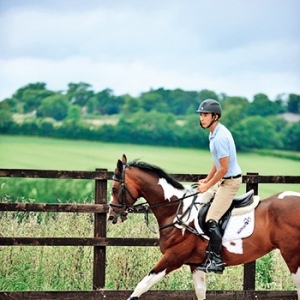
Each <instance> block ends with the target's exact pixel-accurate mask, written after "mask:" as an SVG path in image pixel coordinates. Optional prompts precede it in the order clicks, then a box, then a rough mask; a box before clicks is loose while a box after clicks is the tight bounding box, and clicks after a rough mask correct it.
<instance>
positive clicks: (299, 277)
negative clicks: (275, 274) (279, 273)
mask: <svg viewBox="0 0 300 300" xmlns="http://www.w3.org/2000/svg"><path fill="white" fill-rule="evenodd" d="M292 278H293V281H294V283H295V285H296V287H297V294H298V300H300V267H299V268H298V271H297V273H296V274H292Z"/></svg>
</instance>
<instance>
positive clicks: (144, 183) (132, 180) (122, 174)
mask: <svg viewBox="0 0 300 300" xmlns="http://www.w3.org/2000/svg"><path fill="white" fill-rule="evenodd" d="M113 179H114V181H113V185H112V194H111V202H110V211H109V220H112V221H113V222H115V221H116V219H117V218H118V217H121V219H122V220H125V219H126V213H127V211H128V210H130V209H132V207H133V204H134V203H135V202H136V200H137V199H138V198H139V197H143V198H145V199H146V201H147V202H148V204H149V206H150V208H151V209H152V211H153V213H154V215H155V217H156V219H157V222H158V225H159V227H160V229H161V230H160V239H159V243H160V250H161V252H162V254H163V255H162V257H161V259H160V260H159V261H158V262H157V264H156V265H155V266H154V268H153V269H152V270H151V271H150V273H149V274H148V275H147V276H146V277H144V279H142V281H140V282H139V284H138V285H137V286H136V288H135V290H134V292H133V293H132V294H131V296H130V298H129V299H130V300H135V299H138V298H139V297H140V296H141V295H142V294H143V293H145V292H146V291H148V290H149V289H150V288H151V287H152V286H153V285H154V284H155V283H156V282H158V281H159V280H160V279H162V278H163V277H164V276H166V275H167V274H168V273H170V272H172V271H173V270H175V269H177V268H180V267H181V266H182V265H183V264H186V265H190V269H191V272H192V274H193V281H194V286H195V291H196V295H197V298H198V299H199V300H200V299H201V300H203V299H205V297H206V296H205V295H206V284H205V273H203V272H202V271H197V270H196V266H197V265H199V264H201V263H202V262H203V261H204V258H205V250H206V247H207V244H208V241H207V239H205V238H203V237H202V236H197V235H196V234H194V233H192V232H191V231H189V230H185V231H182V230H180V229H178V228H177V227H175V226H173V225H172V224H173V222H174V218H175V217H176V215H177V214H178V212H180V213H183V212H184V210H185V207H190V203H191V201H192V197H186V196H188V195H189V193H192V192H191V190H190V189H188V188H187V187H184V186H183V185H181V183H179V182H177V181H176V180H174V179H173V178H171V177H170V176H169V175H168V174H166V173H165V172H164V171H163V170H162V169H161V168H159V167H156V166H153V165H150V164H147V163H144V162H138V161H133V162H130V163H127V159H126V156H125V155H123V158H122V161H121V160H118V162H117V168H116V170H115V175H114V178H113ZM199 197H200V198H201V197H202V195H201V194H199V196H198V198H199ZM183 198H184V200H181V199H183ZM178 199H179V200H180V201H178ZM197 202H199V201H198V200H197ZM179 205H180V207H179ZM193 209H194V208H193ZM195 209H196V208H195ZM190 215H193V212H190ZM170 224H171V226H169V225H170ZM189 226H190V227H191V228H195V224H194V221H191V222H190V224H189ZM231 246H233V247H231ZM237 248H238V251H236V249H237ZM273 249H279V250H280V252H281V255H282V257H283V258H284V260H285V262H286V264H287V266H288V268H289V270H290V272H291V274H292V277H293V281H294V283H295V285H296V287H297V292H298V299H300V193H296V192H283V193H280V194H276V195H272V196H270V197H268V198H267V199H264V200H263V201H261V202H260V203H259V205H258V206H257V208H256V209H255V224H254V231H253V233H252V234H251V235H250V236H249V237H247V238H243V239H240V241H238V240H232V241H230V243H227V244H224V243H223V248H222V255H223V260H224V263H225V265H226V266H234V265H239V264H244V263H248V262H251V261H253V260H255V259H257V258H259V257H261V256H263V255H265V254H267V253H269V252H270V251H272V250H273Z"/></svg>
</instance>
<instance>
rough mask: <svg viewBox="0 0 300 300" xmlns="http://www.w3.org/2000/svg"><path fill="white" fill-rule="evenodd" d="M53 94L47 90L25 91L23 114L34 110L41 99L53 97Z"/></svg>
mask: <svg viewBox="0 0 300 300" xmlns="http://www.w3.org/2000/svg"><path fill="white" fill-rule="evenodd" d="M53 94H54V92H52V91H49V90H32V89H26V90H25V91H24V93H23V96H22V98H23V102H24V113H30V112H32V111H34V110H36V109H37V108H38V107H39V106H40V104H41V102H42V100H43V99H45V98H47V97H49V96H51V95H53Z"/></svg>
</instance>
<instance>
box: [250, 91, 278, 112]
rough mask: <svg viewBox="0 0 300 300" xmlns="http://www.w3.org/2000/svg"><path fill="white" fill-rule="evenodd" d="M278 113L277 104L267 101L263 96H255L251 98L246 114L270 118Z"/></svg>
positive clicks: (265, 96) (266, 97)
mask: <svg viewBox="0 0 300 300" xmlns="http://www.w3.org/2000/svg"><path fill="white" fill-rule="evenodd" d="M279 111H280V107H279V105H278V103H276V102H273V101H271V100H269V98H268V96H267V95H265V94H257V95H255V96H254V98H253V102H252V103H250V105H249V107H248V109H247V114H248V115H249V116H255V115H259V116H271V115H276V114H278V113H279Z"/></svg>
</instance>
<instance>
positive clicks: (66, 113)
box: [0, 82, 300, 151]
mask: <svg viewBox="0 0 300 300" xmlns="http://www.w3.org/2000/svg"><path fill="white" fill-rule="evenodd" d="M208 98H210V99H215V100H217V101H219V102H220V103H221V105H222V108H223V115H222V118H221V123H223V124H224V125H226V126H227V127H228V128H229V129H230V130H231V131H232V134H233V136H234V138H235V141H236V145H237V149H238V150H249V149H253V148H257V149H284V150H296V151H299V150H300V139H299V136H300V122H296V123H288V122H287V121H286V120H285V119H284V118H282V117H281V116H280V114H282V113H284V112H291V113H295V114H300V96H299V95H297V94H282V95H278V96H277V97H276V99H272V100H271V99H269V98H268V96H267V95H265V94H262V93H259V94H256V95H255V96H254V97H253V99H252V101H249V100H248V99H247V98H245V97H239V96H228V95H226V94H219V95H218V94H216V93H215V92H214V91H211V90H201V91H184V90H181V89H175V90H167V89H164V88H159V89H156V90H154V89H151V90H150V91H147V92H143V93H141V94H140V96H139V97H132V96H130V95H128V94H126V95H121V96H116V95H114V93H113V91H112V90H111V89H105V90H103V91H100V92H95V91H93V89H92V86H91V85H90V84H88V83H83V82H80V83H69V84H68V89H67V90H66V91H51V90H48V89H47V88H46V84H45V83H43V82H37V83H30V84H28V85H26V86H24V87H21V88H19V89H18V90H17V91H16V92H15V93H14V94H13V95H12V97H11V98H6V99H4V100H2V101H1V102H0V133H2V134H21V135H34V136H47V137H54V138H69V139H87V140H98V141H104V142H118V143H119V142H122V143H138V144H150V145H164V146H176V147H194V148H206V147H207V145H208V139H207V135H208V131H207V130H202V129H201V128H200V127H199V126H198V125H199V116H198V114H196V113H195V111H196V109H197V108H198V105H199V103H201V102H202V101H203V100H205V99H208ZM15 114H31V115H32V118H30V119H29V120H25V121H24V122H21V123H20V122H17V121H15V120H14V115H15ZM103 115H108V116H109V115H114V116H117V117H118V120H119V121H118V123H117V124H116V125H110V124H103V125H98V126H97V125H92V124H90V123H87V122H86V119H93V118H94V119H97V118H101V116H103Z"/></svg>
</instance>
